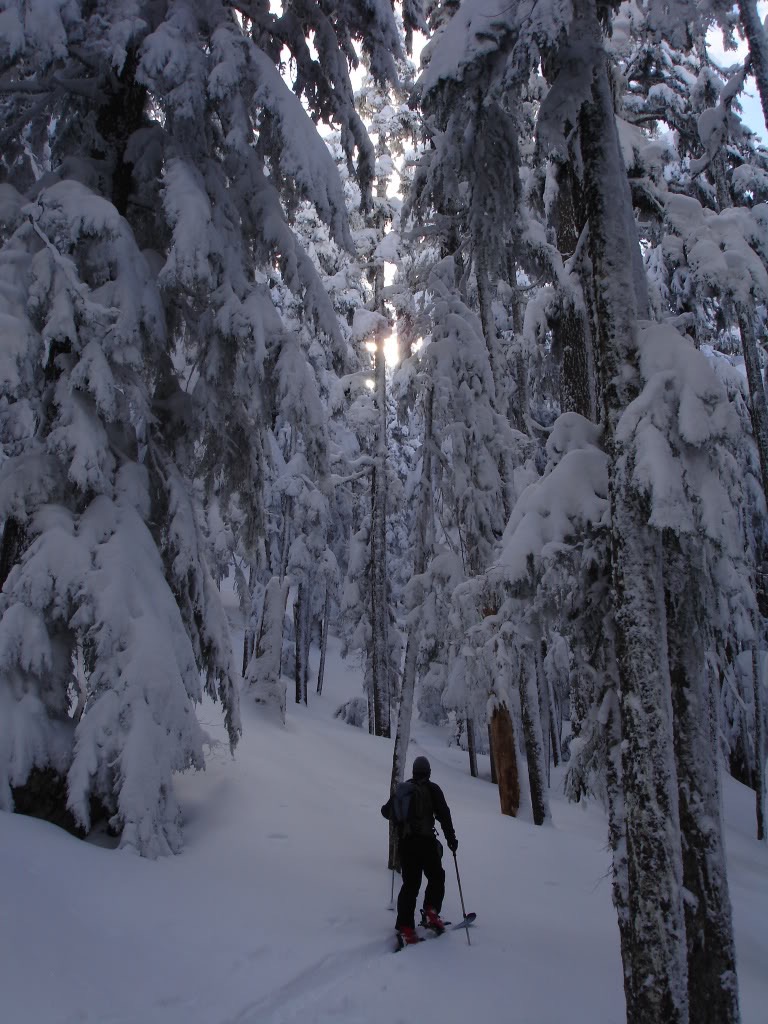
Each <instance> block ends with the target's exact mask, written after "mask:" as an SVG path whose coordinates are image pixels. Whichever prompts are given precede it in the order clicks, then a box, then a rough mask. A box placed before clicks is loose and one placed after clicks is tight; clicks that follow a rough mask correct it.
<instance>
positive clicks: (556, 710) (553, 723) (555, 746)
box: [545, 679, 563, 768]
mask: <svg viewBox="0 0 768 1024" xmlns="http://www.w3.org/2000/svg"><path fill="white" fill-rule="evenodd" d="M545 686H546V687H547V697H548V699H549V731H550V740H551V743H552V763H553V764H554V766H555V768H557V767H558V766H559V764H560V761H561V759H562V756H563V755H562V751H561V749H560V705H559V701H558V700H557V699H556V697H555V688H554V686H553V685H552V682H551V681H550V680H549V679H546V680H545Z"/></svg>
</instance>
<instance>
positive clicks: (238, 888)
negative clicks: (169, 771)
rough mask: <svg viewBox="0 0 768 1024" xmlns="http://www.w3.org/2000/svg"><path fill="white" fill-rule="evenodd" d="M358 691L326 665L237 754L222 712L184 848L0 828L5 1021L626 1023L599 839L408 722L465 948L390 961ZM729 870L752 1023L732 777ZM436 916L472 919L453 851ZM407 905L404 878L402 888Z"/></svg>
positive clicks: (375, 785) (741, 802)
mask: <svg viewBox="0 0 768 1024" xmlns="http://www.w3.org/2000/svg"><path fill="white" fill-rule="evenodd" d="M358 679H359V676H358V673H357V672H356V670H355V669H354V667H352V666H347V665H344V664H343V663H342V662H341V661H340V660H339V659H338V658H337V657H336V656H335V655H334V653H333V652H332V654H331V656H330V657H329V667H328V669H327V675H326V683H325V693H324V695H323V696H322V697H321V698H318V697H315V696H312V697H311V702H310V707H309V708H296V707H295V706H293V705H289V721H288V725H287V726H286V727H285V728H284V727H282V726H280V725H279V724H278V723H276V722H274V721H272V720H270V719H269V718H265V717H264V716H263V715H261V714H259V712H257V710H256V709H255V708H251V707H249V706H248V705H247V703H246V704H245V706H244V708H243V718H244V722H243V724H244V736H243V739H242V742H241V744H240V746H239V748H238V751H237V755H236V758H235V759H234V760H233V759H231V758H230V756H229V753H228V750H227V747H226V744H225V734H224V730H223V728H222V726H221V724H220V719H219V715H218V712H217V709H216V708H214V707H213V706H212V705H206V706H205V707H204V709H203V712H202V717H203V719H204V721H205V724H206V727H207V728H208V731H209V733H210V734H211V736H212V737H213V738H214V739H217V740H219V741H220V742H221V744H222V745H221V746H215V747H214V749H213V752H212V756H211V757H210V760H209V765H208V769H207V771H206V772H205V773H199V774H193V775H186V776H183V777H181V778H179V779H178V792H179V796H180V799H181V804H182V808H183V811H184V815H185V837H186V846H185V849H184V852H183V853H182V854H181V855H180V856H178V857H172V858H166V859H162V860H159V861H154V862H150V861H146V860H140V859H139V858H137V857H135V856H133V855H132V854H129V853H125V852H116V851H112V850H109V849H107V848H103V847H100V846H97V845H93V844H90V843H82V842H79V841H78V840H76V839H73V838H71V837H70V836H68V835H66V834H65V833H63V832H61V831H59V830H57V829H56V828H54V827H53V826H50V825H48V824H45V823H43V822H40V821H35V820H32V819H29V818H22V817H20V816H16V815H7V814H3V815H0V921H1V922H2V925H1V926H0V1006H2V1019H3V1021H7V1022H9V1024H54V1022H56V1024H64V1022H66V1024H75V1022H91V1024H225V1022H226V1024H299V1022H301V1024H326V1022H327V1024H330V1022H334V1024H401V1022H402V1024H406V1022H407V1024H412V1022H415V1021H419V1022H428V1021H436V1022H440V1024H467V1022H474V1021H485V1020H507V1021H514V1022H515V1024H566V1022H567V1024H581V1022H584V1024H595V1022H599V1024H614V1022H615V1024H619V1022H622V1021H623V1020H624V1004H623V993H622V982H621V963H620V958H619V943H618V931H617V926H616V919H615V914H614V911H613V908H612V906H611V885H610V874H609V868H610V859H609V854H608V851H607V847H606V824H605V819H604V815H603V812H602V810H601V809H600V808H599V807H598V806H595V805H591V806H588V807H577V806H572V805H569V804H568V803H566V802H565V800H564V799H563V798H562V796H560V795H559V794H560V792H561V788H562V787H561V785H560V783H561V778H560V776H559V775H558V774H556V773H555V774H553V778H552V786H553V788H552V816H553V823H552V825H549V826H546V827H543V828H537V827H535V826H534V825H533V824H532V823H531V822H530V819H529V817H527V813H526V809H525V808H524V809H523V812H522V816H521V817H520V818H518V819H512V818H505V817H502V816H501V815H500V814H499V813H498V799H497V793H496V788H495V787H494V786H492V785H490V784H489V782H488V781H487V774H488V763H487V758H481V759H480V765H481V774H483V775H485V776H486V778H481V779H472V778H471V777H470V776H469V774H468V770H467V760H466V755H465V754H464V753H462V752H461V751H459V750H457V749H455V748H450V747H448V746H447V745H446V736H445V734H444V733H443V732H441V731H439V730H436V729H431V728H427V727H424V726H421V725H419V724H418V723H415V727H414V741H413V743H412V745H411V753H412V756H416V754H419V753H426V754H427V756H428V757H429V758H430V760H431V762H432V766H433V778H434V779H435V781H437V782H438V783H439V784H440V785H441V786H442V787H443V789H444V791H445V794H446V797H447V799H448V802H449V805H450V807H451V810H452V813H453V820H454V823H455V826H456V831H457V835H458V837H459V851H458V863H459V868H460V871H461V879H462V886H463V890H464V898H465V904H466V907H467V910H474V911H476V912H477V914H478V921H477V926H476V927H475V928H473V929H472V931H471V932H470V936H471V939H472V945H471V947H470V946H468V945H467V938H466V935H465V933H464V932H463V931H453V932H450V933H448V934H446V935H445V936H443V937H441V938H440V939H436V940H430V941H428V942H425V943H422V944H421V945H420V946H417V947H413V948H411V949H406V950H405V951H404V952H402V953H400V954H398V955H397V956H394V955H392V953H391V950H392V948H393V941H392V938H393V932H392V929H393V925H394V914H393V912H392V911H391V910H390V909H389V903H390V889H391V875H390V873H389V872H387V870H386V844H387V826H386V822H385V821H384V819H383V818H382V817H381V815H380V813H379V807H380V805H381V804H382V803H383V802H384V800H385V799H386V797H387V790H388V784H389V774H390V769H391V754H392V744H391V741H389V740H383V739H374V738H371V737H369V736H368V735H367V734H365V733H364V732H362V731H361V730H358V729H354V728H351V727H350V726H347V725H344V724H342V723H341V722H339V721H337V720H334V719H333V711H334V710H335V708H336V707H337V706H338V705H339V704H340V703H341V702H342V701H343V700H344V699H346V698H347V697H349V696H351V695H357V694H358V693H359V692H360V691H359V681H358ZM725 808H726V819H727V822H728V833H727V842H728V859H729V865H730V885H731V896H732V899H733V903H734V916H735V926H736V939H737V951H738V961H739V979H740V991H741V1005H742V1014H743V1021H744V1024H764V1021H765V1020H766V1007H767V1006H768V970H766V964H768V851H767V850H766V848H765V847H761V846H759V845H758V844H757V843H756V842H755V840H754V839H753V838H752V836H753V832H754V825H753V820H754V811H753V797H752V794H751V793H750V792H749V791H747V790H746V789H744V788H743V787H741V786H739V785H738V784H736V783H734V782H733V781H732V780H727V782H726V789H725ZM445 864H446V871H447V892H446V901H445V906H444V912H443V916H444V917H446V918H452V919H453V920H458V919H459V917H460V914H461V908H460V902H459V894H458V889H457V884H456V875H455V871H454V869H453V862H452V858H451V857H450V855H448V854H447V851H446V861H445ZM396 892H397V885H396V887H395V893H396Z"/></svg>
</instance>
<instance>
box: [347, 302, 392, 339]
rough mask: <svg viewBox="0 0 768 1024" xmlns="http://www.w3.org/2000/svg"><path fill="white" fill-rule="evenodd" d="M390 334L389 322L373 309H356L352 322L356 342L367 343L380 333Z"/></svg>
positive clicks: (353, 336)
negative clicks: (367, 340)
mask: <svg viewBox="0 0 768 1024" xmlns="http://www.w3.org/2000/svg"><path fill="white" fill-rule="evenodd" d="M379 331H386V332H389V320H387V318H386V317H385V316H382V315H381V313H376V312H374V311H373V310H371V309H356V310H355V315H354V319H353V320H352V338H353V339H354V340H355V341H365V339H366V338H370V337H373V336H375V335H376V334H378V333H379Z"/></svg>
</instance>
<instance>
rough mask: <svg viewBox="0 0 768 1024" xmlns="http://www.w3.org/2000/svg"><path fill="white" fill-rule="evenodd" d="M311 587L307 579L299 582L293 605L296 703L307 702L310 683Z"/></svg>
mask: <svg viewBox="0 0 768 1024" xmlns="http://www.w3.org/2000/svg"><path fill="white" fill-rule="evenodd" d="M310 606H311V601H310V588H309V583H308V582H307V581H306V580H305V581H303V582H302V583H300V584H299V586H298V589H297V592H296V603H295V604H294V606H293V624H294V634H295V644H296V667H295V679H296V703H297V704H306V703H307V689H308V683H309V641H310V618H311V616H310Z"/></svg>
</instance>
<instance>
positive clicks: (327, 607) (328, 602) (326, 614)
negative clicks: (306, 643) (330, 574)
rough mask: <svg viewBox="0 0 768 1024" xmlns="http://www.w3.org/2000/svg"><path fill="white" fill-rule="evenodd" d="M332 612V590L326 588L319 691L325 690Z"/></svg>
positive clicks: (318, 671)
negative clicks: (326, 655)
mask: <svg viewBox="0 0 768 1024" xmlns="http://www.w3.org/2000/svg"><path fill="white" fill-rule="evenodd" d="M330 614H331V591H330V588H329V587H326V588H325V604H324V605H323V622H322V625H321V627H320V630H321V636H320V667H319V668H318V670H317V692H318V693H319V694H320V693H322V692H323V677H324V676H325V652H326V650H327V649H328V626H329V625H330Z"/></svg>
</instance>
